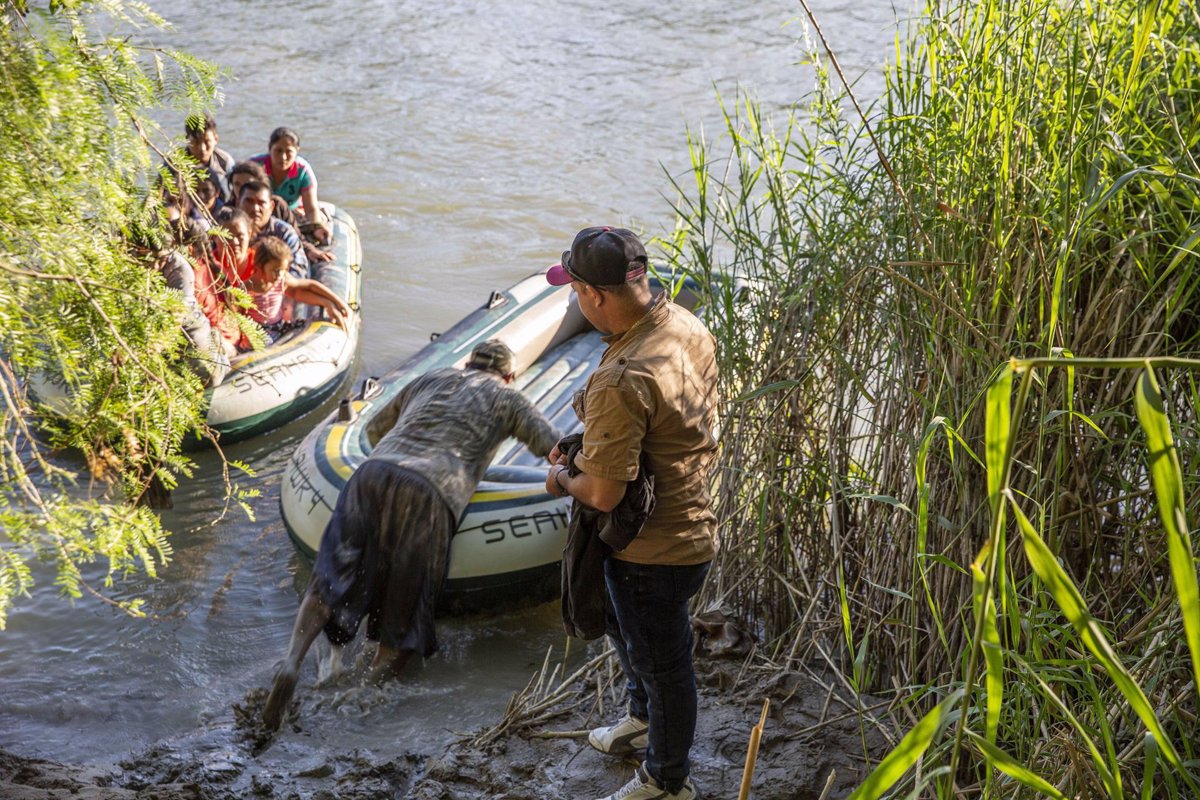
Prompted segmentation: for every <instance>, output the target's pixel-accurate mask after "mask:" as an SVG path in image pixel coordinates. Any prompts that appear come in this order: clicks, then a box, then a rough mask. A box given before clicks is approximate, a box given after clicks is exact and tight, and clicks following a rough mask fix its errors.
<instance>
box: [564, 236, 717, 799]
mask: <svg viewBox="0 0 1200 800" xmlns="http://www.w3.org/2000/svg"><path fill="white" fill-rule="evenodd" d="M646 267H647V258H646V250H645V248H644V247H643V246H642V243H641V242H640V241H639V240H638V238H637V236H635V235H634V234H633V233H632V232H630V231H628V230H624V229H620V228H586V229H584V230H582V231H580V232H579V234H578V235H577V236H576V237H575V241H574V243H573V244H572V246H571V249H570V250H569V251H567V252H565V253H563V255H562V263H561V264H558V265H556V266H554V267H552V268H551V269H550V272H549V273H548V274H547V276H546V277H547V280H548V281H549V282H550V283H552V284H555V285H562V284H565V283H570V284H571V285H572V287H573V288H574V289H575V293H576V295H577V297H578V302H579V308H580V311H582V312H583V315H584V316H585V317H586V318H587V319H588V321H589V322H591V323H592V324H593V325H594V326H595V327H596V329H597V330H599V331H600V332H601V333H604V334H606V336H605V342H607V344H608V350H607V351H605V353H604V356H603V358H601V360H600V366H599V367H597V369H596V371H595V373H594V374H593V375H592V376H591V378H590V379H589V380H588V385H587V388H586V389H585V390H584V392H583V393H581V395H580V396H579V397H577V398H576V405H575V411H576V413H577V414H578V415H579V417H580V419H581V420H582V421H583V447H582V450H581V451H580V453H579V455H577V456H576V457H575V466H576V467H577V468H578V470H579V473H578V474H576V475H575V476H574V477H572V476H571V475H570V473H569V472H568V470H567V465H566V458H565V456H564V455H563V454H562V453H560V452H559V451H558V448H555V450H553V451H552V452H551V453H550V460H551V463H553V464H555V466H553V467H551V469H550V472H549V474H548V475H547V478H546V489H547V491H549V492H551V493H552V494H555V495H558V496H565V495H567V494H569V495H571V496H572V497H574V498H575V499H576V500H578V501H579V502H582V503H584V504H586V505H588V506H591V507H593V508H596V509H599V510H600V511H606V512H607V511H611V510H612V509H613V508H615V507H616V506H617V504H618V503H619V502H620V500H621V498H622V497H623V496H624V494H625V489H626V485H627V483H628V481H631V480H633V479H634V478H635V477H636V476H637V473H638V466H639V458H640V456H641V455H642V453H645V456H646V467H647V470H648V471H649V472H650V473H651V474H652V475H653V476H654V480H655V496H656V505H655V508H654V511H653V513H652V514H651V515H650V517H649V518H648V519H647V520H646V523H645V525H644V527H643V528H642V530H641V532H640V533H639V534H638V536H637V538H635V539H634V540H633V542H631V543H630V544H629V546H628V547H626V548H625V549H624V550H622V551H620V552H614V553H612V554H611V555H609V556H608V557H607V558H606V559H605V562H604V578H605V585H606V588H607V590H608V595H609V606H610V609H609V610H610V614H609V620H608V634H609V637H610V638H611V639H612V641H613V646H614V648H615V649H616V651H617V656H618V658H619V659H620V662H621V667H622V669H623V670H624V672H625V676H626V679H627V681H628V689H629V714H628V715H627V716H626V717H624V718H623V719H621V720H620V721H619V722H617V723H616V724H615V725H611V726H608V727H605V728H598V729H596V730H594V731H592V732H591V735H590V736H589V737H588V741H589V742H590V743H591V745H592V746H593V747H595V748H596V749H597V750H600V751H601V752H603V753H608V754H611V755H619V756H624V755H628V754H630V753H632V752H635V751H637V750H640V749H642V748H645V749H646V758H645V763H644V764H643V766H642V768H641V769H639V770H637V772H636V773H635V775H634V776H633V779H632V780H631V781H630V783H629V784H628V785H626V786H625V787H624V788H622V789H621V790H619V791H618V792H617V793H615V794H613V795H610V797H609V798H608V800H612V798H617V797H620V798H624V799H625V800H692V799H693V798H695V797H696V789H695V786H694V785H693V784H692V781H691V779H690V778H689V777H688V774H689V771H690V768H689V767H690V765H689V762H688V751H689V750H690V749H691V745H692V739H693V738H694V736H695V729H696V682H695V675H694V672H693V668H692V634H691V625H690V621H689V617H688V601H689V600H690V599H691V598H692V596H693V595H695V594H696V592H697V591H699V589H700V587H701V585H702V584H703V583H704V578H705V575H707V573H708V567H709V563H710V562H711V561H712V559H713V556H714V555H715V554H716V552H717V535H716V522H715V517H714V515H713V512H712V507H711V506H712V500H711V497H710V496H709V491H708V479H709V473H710V471H711V468H712V464H713V457H714V455H715V454H716V450H717V441H716V437H715V433H714V428H715V423H716V402H717V394H716V393H717V366H716V348H715V341H714V339H713V336H712V334H711V333H709V332H708V330H707V329H706V328H705V327H704V325H703V324H702V323H701V322H700V321H699V320H697V319H696V318H695V317H694V316H693V315H692V314H691V313H690V312H688V311H687V310H685V309H683V308H681V307H680V306H677V305H675V304H674V303H672V302H671V300H670V298H669V297H667V296H666V294H665V293H660V294H658V295H652V294H651V292H650V285H649V281H648V279H647V277H646Z"/></svg>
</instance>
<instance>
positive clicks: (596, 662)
mask: <svg viewBox="0 0 1200 800" xmlns="http://www.w3.org/2000/svg"><path fill="white" fill-rule="evenodd" d="M552 652H553V648H551V649H550V650H548V651H547V653H546V660H545V661H544V662H543V663H542V669H541V672H540V673H539V674H538V675H536V676H534V677H532V678H530V679H529V683H528V684H526V686H525V688H524V689H522V690H521V691H520V692H517V693H516V694H514V695H513V696H512V699H511V700H509V702H508V708H507V709H506V710H505V712H504V718H503V719H502V720H500V722H499V723H497V724H496V725H494V726H493V727H491V728H489V729H487V730H486V731H484V732H483V733H481V734H479V735H478V736H476V737H475V738H474V739H473V740H472V741H471V745H472V746H474V747H480V746H482V745H486V744H490V743H491V742H494V741H496V740H497V739H499V738H500V737H501V736H503V735H505V734H506V733H509V732H512V731H514V730H515V729H516V728H517V727H518V726H522V727H527V726H529V725H532V724H534V723H537V722H543V721H545V720H547V719H549V718H550V717H552V716H555V715H556V714H560V713H563V712H565V711H567V710H568V709H570V708H572V707H574V706H575V705H578V704H579V703H580V702H582V701H583V698H582V697H580V696H579V692H578V690H577V689H576V688H575V684H576V683H577V682H578V681H579V680H580V678H582V677H583V676H584V675H586V674H588V673H591V672H592V671H594V670H595V669H596V668H597V667H599V666H600V664H602V663H603V662H604V661H606V660H607V659H608V658H610V657H611V656H612V652H613V651H612V648H606V649H605V650H604V652H603V653H601V654H600V655H598V656H596V657H595V658H593V659H592V660H591V661H589V662H588V663H586V664H584V665H583V666H582V667H580V668H579V669H578V670H576V671H575V672H574V673H572V674H571V675H570V676H569V677H566V678H563V679H562V681H561V682H559V683H558V684H557V685H556V686H553V687H551V686H550V685H546V684H548V683H549V682H547V681H545V676H546V670H547V669H548V667H549V663H550V655H551V653H552ZM557 671H558V667H556V668H555V670H554V673H552V675H553V674H557ZM572 695H575V700H574V702H573V703H570V704H567V705H564V706H563V707H562V708H558V709H553V706H556V705H558V704H560V703H563V702H564V701H566V700H569V699H570V698H571V697H572ZM551 709H553V710H551Z"/></svg>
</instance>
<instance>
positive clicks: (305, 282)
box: [243, 236, 350, 342]
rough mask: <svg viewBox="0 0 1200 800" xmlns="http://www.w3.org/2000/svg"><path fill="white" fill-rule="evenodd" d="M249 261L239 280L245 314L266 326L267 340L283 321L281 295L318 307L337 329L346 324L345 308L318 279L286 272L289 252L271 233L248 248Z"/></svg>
mask: <svg viewBox="0 0 1200 800" xmlns="http://www.w3.org/2000/svg"><path fill="white" fill-rule="evenodd" d="M249 261H250V264H249V274H248V275H247V276H246V277H245V279H244V280H243V286H244V287H245V288H246V291H248V292H249V293H250V297H251V299H252V300H253V301H254V307H253V308H250V309H247V311H246V315H247V316H248V317H250V319H252V320H254V321H255V322H257V323H258V324H259V325H262V326H263V328H265V329H266V331H267V340H268V342H273V341H274V340H275V339H276V338H277V336H278V333H277V332H273V331H272V327H273V326H277V325H279V323H281V322H283V298H284V296H285V295H286V296H288V297H290V298H292V299H293V300H295V301H296V302H298V303H308V304H309V305H313V306H320V307H321V308H323V309H325V313H326V314H327V315H329V317H330V319H332V320H333V322H334V324H336V325H337V326H338V327H339V328H345V327H346V316H347V315H348V314H349V313H350V309H349V307H347V306H346V304H345V303H344V302H342V299H341V298H340V297H338V296H337V295H335V294H334V293H333V292H331V291H330V290H329V288H328V287H327V286H325V284H323V283H321V282H320V281H315V280H313V279H312V278H297V277H295V276H294V275H292V274H291V273H289V272H288V267H290V266H291V264H292V251H291V249H290V248H289V247H288V246H287V245H286V244H284V243H283V242H282V241H281V240H279V239H277V238H276V237H274V236H264V237H262V238H261V239H259V240H258V241H257V242H256V243H255V244H254V247H253V248H251V250H250V259H249Z"/></svg>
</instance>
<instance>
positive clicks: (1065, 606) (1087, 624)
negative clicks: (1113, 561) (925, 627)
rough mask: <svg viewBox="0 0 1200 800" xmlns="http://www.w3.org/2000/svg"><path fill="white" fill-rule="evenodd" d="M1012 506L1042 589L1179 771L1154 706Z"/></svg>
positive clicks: (1067, 578) (1176, 756)
mask: <svg viewBox="0 0 1200 800" xmlns="http://www.w3.org/2000/svg"><path fill="white" fill-rule="evenodd" d="M1009 505H1010V506H1011V507H1012V510H1013V516H1014V517H1015V518H1016V520H1017V524H1018V525H1019V526H1020V528H1021V541H1022V543H1023V544H1024V546H1025V557H1026V558H1027V559H1028V560H1029V565H1030V566H1031V567H1032V568H1033V571H1034V572H1036V573H1037V576H1038V577H1039V578H1041V580H1042V583H1043V584H1045V586H1046V589H1047V590H1048V591H1049V592H1050V595H1051V596H1052V597H1053V598H1054V601H1055V602H1056V603H1057V604H1058V607H1059V608H1060V609H1062V612H1063V613H1064V614H1065V615H1066V617H1067V619H1068V621H1070V623H1071V624H1072V625H1073V626H1075V630H1076V631H1077V632H1078V633H1079V638H1080V639H1081V640H1082V641H1083V644H1084V646H1086V647H1087V649H1088V650H1090V651H1091V653H1092V655H1094V656H1095V657H1096V660H1097V661H1099V662H1100V665H1101V666H1102V667H1103V668H1104V671H1105V672H1107V673H1108V676H1109V677H1110V678H1111V679H1112V681H1113V683H1114V684H1116V686H1117V689H1118V690H1119V691H1120V692H1121V694H1122V695H1124V697H1125V700H1126V701H1127V702H1128V703H1129V705H1130V707H1131V708H1132V709H1133V711H1134V713H1135V714H1137V715H1138V717H1139V718H1140V719H1141V720H1142V723H1143V724H1144V725H1145V726H1146V728H1147V730H1149V731H1150V733H1152V734H1153V735H1154V738H1155V739H1156V740H1157V741H1158V745H1159V748H1160V749H1161V751H1162V753H1163V755H1164V756H1165V757H1166V759H1167V760H1168V761H1170V762H1171V764H1172V765H1173V766H1175V767H1176V768H1178V769H1179V770H1180V771H1181V772H1182V771H1183V761H1182V759H1180V758H1179V754H1178V753H1177V752H1176V751H1175V748H1174V746H1173V745H1172V744H1171V741H1170V739H1168V738H1167V733H1166V731H1165V730H1163V727H1162V723H1160V722H1159V719H1158V715H1157V714H1155V713H1154V709H1153V708H1151V706H1150V701H1149V699H1147V697H1146V693H1145V692H1143V691H1142V688H1141V687H1140V686H1139V685H1138V684H1137V681H1135V680H1134V679H1133V676H1132V675H1130V674H1129V670H1127V669H1126V668H1125V665H1124V664H1122V663H1121V659H1120V658H1118V656H1117V654H1116V651H1114V650H1113V649H1112V645H1110V644H1109V642H1108V638H1107V637H1106V636H1105V635H1104V632H1103V631H1102V630H1101V629H1100V625H1099V624H1098V623H1097V622H1096V620H1095V619H1094V618H1093V617H1092V615H1091V613H1090V612H1089V611H1088V609H1087V605H1086V604H1085V603H1084V601H1083V596H1082V595H1080V593H1079V589H1077V588H1076V587H1075V584H1074V583H1073V582H1072V581H1071V578H1070V576H1068V575H1067V573H1066V571H1065V570H1064V569H1063V568H1062V565H1060V564H1059V563H1058V559H1057V558H1055V557H1054V553H1053V552H1051V550H1050V548H1049V547H1047V546H1046V542H1045V541H1043V540H1042V537H1041V536H1039V535H1038V532H1037V531H1036V530H1034V527H1033V524H1032V523H1031V522H1030V521H1029V519H1028V518H1027V517H1026V516H1025V514H1024V513H1023V512H1022V511H1021V509H1020V507H1019V506H1018V505H1017V504H1016V502H1015V501H1011V500H1010V502H1009Z"/></svg>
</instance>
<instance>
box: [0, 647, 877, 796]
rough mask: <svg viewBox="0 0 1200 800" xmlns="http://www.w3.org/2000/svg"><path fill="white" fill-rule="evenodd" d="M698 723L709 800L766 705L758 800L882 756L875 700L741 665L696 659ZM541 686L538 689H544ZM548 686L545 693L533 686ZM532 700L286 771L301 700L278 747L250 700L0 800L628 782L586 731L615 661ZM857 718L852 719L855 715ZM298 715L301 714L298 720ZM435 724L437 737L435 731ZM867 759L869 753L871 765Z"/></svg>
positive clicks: (589, 789) (583, 788)
mask: <svg viewBox="0 0 1200 800" xmlns="http://www.w3.org/2000/svg"><path fill="white" fill-rule="evenodd" d="M697 672H698V682H699V692H700V712H699V723H698V729H697V733H696V744H695V746H694V748H693V751H692V761H693V766H692V777H693V780H694V781H695V783H696V785H697V788H698V789H699V791H700V795H701V797H708V798H735V797H737V795H738V789H739V786H740V784H741V780H742V773H743V768H744V766H745V760H746V751H747V746H748V743H749V739H750V732H751V729H752V728H753V727H754V726H755V725H756V724H757V723H758V721H759V719H760V716H761V711H762V706H763V700H764V699H769V700H770V710H769V713H768V716H767V720H766V724H765V726H764V730H763V735H762V742H761V745H760V748H759V752H758V758H757V762H756V764H755V769H754V779H753V784H752V793H751V797H753V798H756V800H776V799H777V798H778V800H783V799H784V798H789V800H822V799H823V798H838V797H845V796H846V795H848V794H849V793H850V791H851V790H852V789H853V788H854V786H855V785H857V782H858V781H860V780H861V779H862V777H863V776H864V775H865V774H866V771H867V769H868V763H877V761H878V758H879V757H880V756H881V755H882V754H883V752H884V751H885V750H886V748H887V743H886V740H885V738H884V736H883V734H882V733H881V732H880V731H881V729H885V728H887V727H889V726H887V725H885V724H877V718H876V717H873V716H872V713H871V712H870V711H865V712H864V711H862V709H877V711H876V712H875V713H878V711H879V710H881V709H879V706H880V705H881V704H880V703H878V701H877V700H875V699H872V698H859V699H858V700H856V701H847V700H845V699H842V698H843V697H844V696H845V692H844V690H841V689H840V688H839V687H838V685H837V684H836V683H834V682H833V679H830V680H829V681H826V680H824V679H823V678H822V677H821V676H819V675H815V674H813V675H809V674H803V673H793V672H789V673H781V672H778V671H772V670H769V669H766V668H763V667H752V666H747V665H746V664H745V663H744V662H742V661H740V660H732V659H716V658H699V659H698V660H697ZM543 677H544V676H543ZM541 683H546V684H550V683H553V681H552V680H551V681H544V680H543V681H539V684H541ZM532 684H533V682H532V681H531V687H532V688H531V687H527V689H526V691H525V692H523V693H518V695H517V696H514V702H513V704H512V705H511V706H510V709H509V713H508V714H507V715H506V716H505V718H504V719H502V720H498V721H497V724H496V725H495V726H493V727H492V728H489V729H485V730H479V731H473V732H470V733H466V734H463V735H461V736H460V737H459V738H458V740H457V741H455V742H453V743H451V744H450V745H449V746H446V747H444V748H441V747H439V748H437V752H434V753H429V752H418V751H415V750H405V749H402V748H399V747H397V749H396V750H394V751H391V752H382V751H381V750H373V751H368V750H353V751H350V752H337V748H336V745H335V744H332V743H328V742H327V743H325V744H324V746H323V747H322V750H323V753H322V755H321V756H319V757H315V756H312V755H309V756H307V757H305V758H303V759H299V760H297V761H296V762H295V763H291V764H290V765H289V766H288V767H287V768H280V766H279V761H278V759H276V760H275V761H274V762H273V765H272V766H268V765H266V764H265V763H264V762H265V761H266V760H265V759H260V758H259V756H260V754H262V753H263V752H264V751H266V750H267V749H268V748H273V747H277V746H280V740H282V739H286V738H287V737H303V736H306V735H317V734H319V732H314V731H309V730H306V728H305V715H304V711H305V708H304V704H305V703H306V702H313V699H312V693H306V694H307V696H308V697H309V699H308V700H304V699H301V700H300V701H298V702H297V703H296V704H294V707H293V712H294V713H293V714H292V715H290V716H289V718H288V719H287V721H286V722H285V723H284V726H283V730H282V731H281V732H280V733H278V734H276V735H275V736H274V737H273V736H271V735H269V734H268V733H267V732H265V731H264V730H262V728H261V726H260V725H259V722H258V719H259V716H260V715H261V711H262V705H263V702H264V701H265V699H266V692H265V690H261V689H256V690H252V691H251V692H249V693H247V695H246V696H245V697H244V698H243V699H242V700H241V701H240V702H238V703H235V704H234V706H233V708H232V709H231V713H230V715H229V717H228V718H227V719H224V720H214V721H213V722H212V723H211V724H210V725H208V726H207V727H206V728H204V729H203V730H198V731H194V732H190V733H189V734H187V735H185V736H182V737H179V738H178V739H174V740H171V741H168V742H161V743H159V744H156V745H155V746H153V747H150V748H147V749H145V750H143V751H140V752H137V753H133V754H131V755H130V756H129V757H127V758H125V759H124V760H122V761H121V762H119V763H118V764H114V765H111V766H108V767H104V766H100V767H95V766H89V767H81V766H70V765H63V764H56V763H53V762H49V761H43V760H39V759H33V758H25V757H21V756H18V755H15V754H12V753H8V752H0V798H4V799H5V800H35V799H36V800H67V798H72V799H73V800H176V799H178V800H230V799H232V798H239V799H240V798H263V800H385V799H386V800H394V799H398V798H406V799H410V800H483V799H484V798H488V799H489V800H490V799H491V798H511V799H512V800H524V799H526V798H527V799H528V800H535V799H537V798H550V797H566V798H584V799H585V800H586V798H593V797H604V796H605V795H607V794H608V793H610V792H612V791H614V790H615V789H617V788H619V787H620V786H621V785H623V784H624V783H625V782H626V781H627V780H629V778H630V777H631V776H632V775H633V771H634V769H635V768H636V766H637V763H638V762H637V761H636V760H635V759H632V758H629V759H618V758H612V757H608V756H604V755H602V754H600V753H598V752H596V751H594V750H592V748H591V747H590V746H589V745H588V744H587V739H586V731H587V730H588V729H589V728H591V727H595V726H597V725H601V724H607V723H608V722H611V721H613V720H614V719H616V718H617V717H618V716H619V715H620V713H621V711H622V708H623V705H622V702H623V698H622V690H621V689H620V688H619V680H617V678H616V674H615V672H614V669H613V664H612V663H611V660H610V661H608V662H603V663H601V664H600V666H598V667H597V668H596V669H593V670H589V671H588V672H587V674H585V675H582V676H580V677H578V679H575V680H571V681H567V682H563V683H560V684H556V685H555V686H554V689H553V690H551V689H550V688H549V687H548V685H547V686H546V687H542V686H540V685H539V686H537V687H533V685H532ZM851 706H857V707H851ZM295 712H298V713H295ZM436 724H437V722H436V721H431V725H436ZM864 747H865V748H866V750H867V751H868V753H864Z"/></svg>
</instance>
